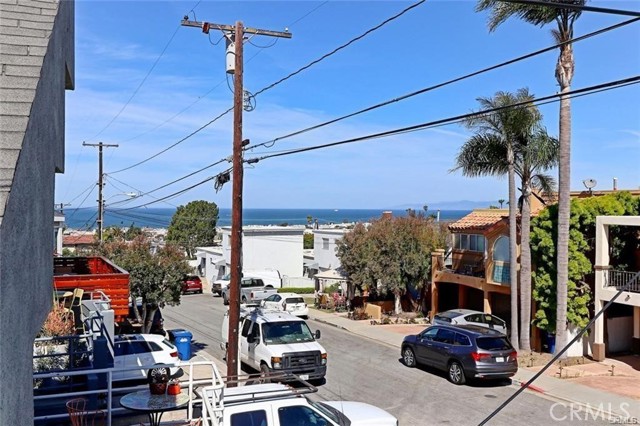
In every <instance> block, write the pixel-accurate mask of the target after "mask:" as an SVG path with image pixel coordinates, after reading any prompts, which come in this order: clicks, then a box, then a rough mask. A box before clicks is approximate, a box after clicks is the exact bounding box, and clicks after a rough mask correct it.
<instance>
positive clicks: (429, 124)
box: [245, 76, 640, 164]
mask: <svg viewBox="0 0 640 426" xmlns="http://www.w3.org/2000/svg"><path fill="white" fill-rule="evenodd" d="M638 82H640V76H634V77H629V78H626V79H622V80H616V81H612V82H608V83H603V84H598V85H594V86H589V87H585V88H582V89H577V90H572V91H570V92H566V93H564V94H561V93H556V94H553V95H549V96H544V97H542V98H537V99H534V100H533V101H526V102H519V103H515V104H512V105H507V106H503V107H498V108H493V109H490V110H483V111H480V112H473V113H468V114H462V115H458V116H454V117H449V118H444V119H440V120H435V121H430V122H426V123H421V124H416V125H413V126H407V127H402V128H399V129H395V130H388V131H385V132H379V133H373V134H370V135H366V136H360V137H356V138H351V139H346V140H342V141H338V142H331V143H326V144H321V145H315V146H309V147H305V148H298V149H292V150H288V151H283V152H279V153H274V154H270V155H265V156H262V157H255V158H251V159H248V160H245V161H246V162H247V163H249V164H255V163H257V162H258V161H261V160H265V159H268V158H274V157H283V156H285V155H291V154H298V153H301V152H307V151H315V150H317V149H322V148H329V147H333V146H338V145H345V144H348V143H354V142H362V141H365V140H369V139H378V138H383V137H387V136H394V135H397V134H400V133H408V132H414V131H418V130H425V129H427V128H432V127H437V126H442V125H448V124H453V123H456V122H460V121H463V120H466V119H468V118H472V117H479V116H484V115H490V114H493V113H495V112H498V111H502V110H505V109H509V108H518V107H521V106H527V105H530V104H540V103H544V102H545V101H553V102H557V101H558V99H559V98H560V97H561V96H565V95H566V96H570V97H576V96H579V95H586V94H590V93H596V92H600V91H603V90H606V89H613V88H618V87H624V86H627V85H630V84H637V83H638Z"/></svg>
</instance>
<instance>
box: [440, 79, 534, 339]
mask: <svg viewBox="0 0 640 426" xmlns="http://www.w3.org/2000/svg"><path fill="white" fill-rule="evenodd" d="M531 99H532V97H531V95H529V93H528V91H527V90H526V89H520V90H519V91H518V92H517V93H516V94H515V95H514V94H511V93H508V92H498V93H496V94H495V96H494V97H493V98H478V102H479V103H480V105H481V109H480V110H481V111H487V110H494V109H496V108H504V107H508V106H510V105H514V104H517V103H521V102H527V101H530V100H531ZM530 111H532V110H530V109H529V108H525V107H520V108H505V109H500V110H498V111H496V112H493V113H487V114H486V115H478V116H475V117H472V118H469V119H467V121H466V122H465V125H466V126H467V127H468V128H470V129H473V130H475V132H476V133H475V134H474V135H473V136H471V138H470V139H469V140H468V141H467V142H466V143H465V144H464V145H463V146H462V148H461V150H460V152H459V153H458V156H457V157H456V166H455V167H454V168H453V169H452V171H456V170H462V174H463V175H465V176H470V177H475V176H486V175H494V176H496V175H502V176H503V175H504V174H505V173H506V174H507V179H508V182H509V266H510V267H509V282H510V285H511V336H510V337H511V342H512V344H513V345H515V346H518V342H519V338H518V336H519V334H518V269H517V266H518V262H517V259H518V251H517V241H516V239H517V228H516V209H517V202H516V184H515V153H514V143H515V142H516V140H518V139H522V137H521V134H522V133H523V131H522V129H523V128H526V129H529V128H531V126H532V125H533V124H534V123H535V122H536V120H537V116H536V117H532V115H533V114H532V113H531V112H530ZM536 111H537V110H536Z"/></svg>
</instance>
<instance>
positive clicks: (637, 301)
mask: <svg viewBox="0 0 640 426" xmlns="http://www.w3.org/2000/svg"><path fill="white" fill-rule="evenodd" d="M610 226H633V227H638V228H640V216H597V217H596V264H595V272H596V273H595V278H596V282H595V310H596V312H599V311H600V310H601V309H602V308H603V307H604V306H605V305H606V304H607V303H608V302H609V301H610V300H612V299H613V298H614V297H615V296H616V295H617V294H618V292H619V291H620V290H622V289H624V290H625V291H622V293H620V295H619V296H618V297H617V298H616V299H615V301H614V303H613V304H612V305H611V306H610V308H609V309H607V311H605V315H604V316H600V317H598V318H597V319H596V322H595V333H594V344H593V358H594V359H595V360H597V361H601V360H603V359H604V358H605V356H606V355H607V354H609V353H615V352H628V351H632V352H634V353H635V354H640V278H639V274H638V268H637V266H638V265H636V268H635V270H634V271H631V272H629V271H616V270H613V269H611V266H610V264H611V262H610V256H609V253H610V247H609V246H610V241H609V227H610ZM637 262H640V260H638V261H637Z"/></svg>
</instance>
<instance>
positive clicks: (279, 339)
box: [262, 321, 314, 345]
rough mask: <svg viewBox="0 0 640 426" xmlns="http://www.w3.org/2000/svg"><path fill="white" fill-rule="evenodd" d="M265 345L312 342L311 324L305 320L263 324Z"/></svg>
mask: <svg viewBox="0 0 640 426" xmlns="http://www.w3.org/2000/svg"><path fill="white" fill-rule="evenodd" d="M262 335H263V338H264V343H265V345H282V344H286V343H302V342H312V341H313V340H314V338H313V334H311V330H309V326H308V325H307V324H306V323H305V322H304V321H282V322H272V323H265V324H262Z"/></svg>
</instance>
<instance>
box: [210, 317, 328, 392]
mask: <svg viewBox="0 0 640 426" xmlns="http://www.w3.org/2000/svg"><path fill="white" fill-rule="evenodd" d="M239 329H240V335H239V336H238V340H239V344H240V348H239V353H240V361H242V362H243V363H245V364H247V365H248V366H250V367H252V368H254V369H256V370H259V371H260V372H261V373H265V374H268V373H271V372H282V373H293V374H295V375H297V376H299V377H300V378H301V379H303V380H310V381H322V379H324V376H325V374H326V372H327V351H326V350H325V349H324V348H323V347H322V345H320V343H318V342H317V340H318V339H319V338H320V330H317V331H316V332H315V333H312V332H311V330H310V329H309V326H308V325H307V323H306V322H305V321H304V320H303V319H301V318H299V317H296V316H294V315H291V314H290V313H288V312H282V311H276V310H269V309H264V308H260V307H256V306H251V307H248V306H244V305H241V307H240V328H239ZM228 337H229V311H227V313H226V314H225V316H224V319H223V321H222V342H223V343H224V347H225V348H226V345H227V343H228Z"/></svg>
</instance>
